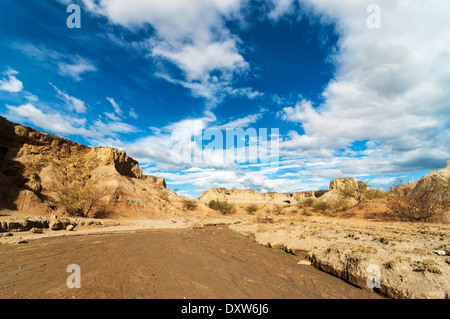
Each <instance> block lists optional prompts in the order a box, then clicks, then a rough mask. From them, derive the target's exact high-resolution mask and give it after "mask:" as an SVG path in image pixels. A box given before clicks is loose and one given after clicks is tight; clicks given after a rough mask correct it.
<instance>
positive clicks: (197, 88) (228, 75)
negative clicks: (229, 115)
mask: <svg viewBox="0 0 450 319" xmlns="http://www.w3.org/2000/svg"><path fill="white" fill-rule="evenodd" d="M242 2H243V1H242V0H208V1H206V0H191V1H184V0H168V1H164V3H162V2H161V1H158V0H148V1H140V0H130V1H127V2H124V1H120V0H110V1H104V0H100V1H94V0H83V3H84V5H85V8H86V9H87V10H89V11H90V12H92V13H94V14H98V15H102V16H106V17H107V18H108V19H109V20H110V21H111V22H113V23H115V24H118V25H122V26H125V27H126V28H129V29H132V30H134V29H138V28H143V27H144V26H146V25H148V24H150V25H151V26H152V27H153V28H154V29H155V31H156V34H155V35H154V36H152V37H151V38H150V39H148V40H147V41H143V43H142V44H140V45H138V47H140V48H141V49H144V50H147V52H148V55H149V56H150V57H152V58H153V59H154V60H160V62H162V63H161V64H164V62H170V63H171V64H173V65H176V66H177V67H178V68H179V69H180V70H181V71H182V73H183V76H180V77H178V78H173V75H171V74H167V71H166V70H165V69H164V68H161V69H160V70H159V71H158V72H156V73H157V74H158V75H159V76H160V77H161V78H164V79H166V80H169V81H170V82H172V83H175V84H179V85H182V86H184V87H186V88H188V89H191V90H192V92H193V94H194V95H195V96H201V97H203V98H206V99H211V100H215V99H216V95H217V94H223V93H224V92H223V89H224V88H226V87H228V86H229V85H230V84H231V83H232V81H233V77H234V76H235V75H236V74H240V73H242V72H245V71H246V70H247V69H248V63H247V62H246V61H245V60H244V58H243V57H242V55H241V54H240V53H239V43H240V40H239V39H238V38H237V37H235V36H233V35H232V34H231V33H230V31H229V30H228V28H227V27H226V26H225V20H227V19H232V18H234V17H239V15H240V12H239V10H240V8H241V4H242ZM121 42H123V41H121ZM122 45H125V44H124V43H122ZM133 46H134V47H136V44H134V45H133ZM213 73H214V75H212V74H213ZM218 100H219V101H220V98H218ZM214 103H216V102H215V101H214V102H213V104H214Z"/></svg>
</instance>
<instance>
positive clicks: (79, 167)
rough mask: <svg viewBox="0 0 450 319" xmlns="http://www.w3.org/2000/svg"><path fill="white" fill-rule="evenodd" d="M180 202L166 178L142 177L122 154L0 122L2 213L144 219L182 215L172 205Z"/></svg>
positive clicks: (140, 172) (133, 162)
mask: <svg viewBox="0 0 450 319" xmlns="http://www.w3.org/2000/svg"><path fill="white" fill-rule="evenodd" d="M179 201H180V198H179V196H177V195H176V194H175V193H173V192H171V191H170V190H169V189H167V188H166V183H165V181H164V179H163V178H158V177H154V176H146V175H143V172H142V169H141V168H140V167H139V165H138V162H137V161H136V160H134V159H132V158H131V157H129V156H127V154H126V153H125V152H124V151H120V150H117V149H113V148H107V147H88V146H85V145H81V144H78V143H75V142H72V141H70V140H67V139H64V138H61V137H58V136H54V135H50V134H47V133H43V132H39V131H37V130H34V129H32V128H29V127H26V126H23V125H19V124H15V123H12V122H10V121H8V120H6V119H5V118H3V117H0V209H9V210H17V211H21V212H23V213H26V214H27V213H28V214H34V215H48V214H51V213H53V212H55V213H59V214H64V213H66V212H64V210H68V209H73V210H75V213H78V214H84V215H85V216H87V217H94V216H96V215H97V216H108V217H111V218H120V217H133V218H134V217H143V218H146V217H154V216H157V215H158V214H160V213H163V214H164V213H169V212H170V213H177V212H181V211H180V209H179V208H178V207H177V206H174V204H173V203H177V202H179ZM71 205H72V206H74V207H70V206H71ZM80 205H82V207H81V206H80Z"/></svg>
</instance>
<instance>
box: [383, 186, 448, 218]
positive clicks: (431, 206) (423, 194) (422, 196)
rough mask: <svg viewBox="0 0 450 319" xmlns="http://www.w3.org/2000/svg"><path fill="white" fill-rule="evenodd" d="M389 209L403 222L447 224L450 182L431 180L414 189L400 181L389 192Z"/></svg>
mask: <svg viewBox="0 0 450 319" xmlns="http://www.w3.org/2000/svg"><path fill="white" fill-rule="evenodd" d="M388 207H389V208H390V209H391V210H392V212H393V213H394V214H395V215H397V216H398V217H400V219H403V220H408V221H411V222H416V221H424V222H430V221H439V222H445V221H446V220H445V214H446V212H447V211H448V210H449V209H450V181H445V182H444V181H441V180H436V179H435V180H429V181H426V182H423V183H421V184H418V185H417V186H416V187H414V188H408V187H407V186H406V185H404V184H403V183H402V182H401V181H400V184H399V185H396V186H394V187H391V190H390V191H389V195H388Z"/></svg>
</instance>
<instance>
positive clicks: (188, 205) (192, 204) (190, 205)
mask: <svg viewBox="0 0 450 319" xmlns="http://www.w3.org/2000/svg"><path fill="white" fill-rule="evenodd" d="M197 206H198V204H197V202H196V201H194V200H189V199H184V200H183V208H184V209H185V210H190V211H193V210H195V209H196V208H197Z"/></svg>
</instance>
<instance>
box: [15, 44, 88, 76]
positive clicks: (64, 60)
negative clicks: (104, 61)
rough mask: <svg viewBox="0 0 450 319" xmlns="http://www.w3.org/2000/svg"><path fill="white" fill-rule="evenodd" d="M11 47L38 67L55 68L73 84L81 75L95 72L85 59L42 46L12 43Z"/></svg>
mask: <svg viewBox="0 0 450 319" xmlns="http://www.w3.org/2000/svg"><path fill="white" fill-rule="evenodd" d="M11 47H12V48H13V49H15V50H17V51H20V52H21V53H23V54H24V55H26V56H27V57H29V58H30V59H32V60H34V61H35V62H38V63H39V64H40V65H44V66H45V67H47V68H56V69H57V71H58V73H59V74H60V75H62V76H68V77H71V78H72V79H73V80H74V81H75V82H80V81H81V80H82V77H81V76H82V75H83V74H85V73H87V72H96V71H97V67H96V66H95V65H94V63H93V62H91V61H89V60H88V59H86V58H83V57H81V56H79V55H77V54H73V53H70V52H66V51H63V50H61V51H57V50H54V49H51V48H49V47H47V46H45V45H42V44H34V43H32V42H14V43H13V44H12V45H11Z"/></svg>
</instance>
